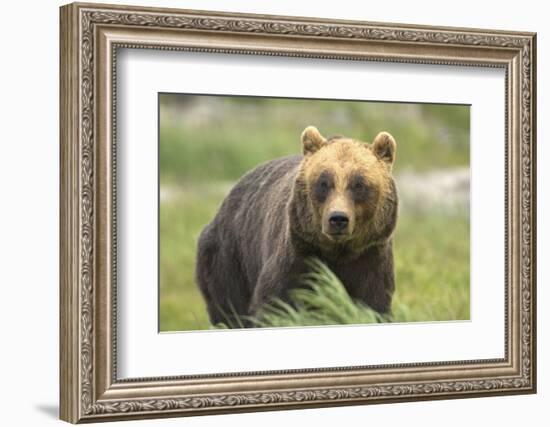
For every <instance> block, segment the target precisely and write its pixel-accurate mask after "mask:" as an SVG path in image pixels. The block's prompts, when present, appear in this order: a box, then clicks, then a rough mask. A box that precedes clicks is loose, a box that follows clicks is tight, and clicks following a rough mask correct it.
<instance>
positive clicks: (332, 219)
mask: <svg viewBox="0 0 550 427" xmlns="http://www.w3.org/2000/svg"><path fill="white" fill-rule="evenodd" d="M328 223H329V225H330V233H331V234H342V233H344V232H346V231H347V229H348V225H349V217H348V216H347V214H346V213H345V212H340V211H336V212H332V213H331V214H330V216H329V218H328Z"/></svg>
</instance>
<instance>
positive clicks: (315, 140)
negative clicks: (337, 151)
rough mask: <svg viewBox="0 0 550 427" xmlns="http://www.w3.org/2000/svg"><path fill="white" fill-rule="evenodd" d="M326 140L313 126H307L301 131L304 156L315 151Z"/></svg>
mask: <svg viewBox="0 0 550 427" xmlns="http://www.w3.org/2000/svg"><path fill="white" fill-rule="evenodd" d="M326 141H327V140H326V139H325V138H323V135H321V134H320V133H319V131H318V130H317V128H316V127H315V126H308V127H307V128H305V129H304V131H303V132H302V150H303V153H304V156H308V155H310V154H313V153H315V152H316V151H317V150H318V149H319V148H321V146H322V145H323V144H324V143H325V142H326Z"/></svg>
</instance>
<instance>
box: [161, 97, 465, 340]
mask: <svg viewBox="0 0 550 427" xmlns="http://www.w3.org/2000/svg"><path fill="white" fill-rule="evenodd" d="M159 102H160V117H159V121H160V141H159V162H160V236H159V239H160V265H159V268H160V298H159V300H160V325H159V327H160V331H183V330H197V329H209V328H210V327H211V326H210V324H209V322H208V316H207V313H206V308H205V305H204V303H203V301H202V297H201V295H200V293H199V290H198V288H197V286H196V284H195V282H194V264H195V254H196V245H197V238H198V236H199V233H200V232H201V230H202V228H203V227H204V226H205V225H206V224H207V223H208V222H210V221H211V220H212V218H213V217H214V215H215V214H216V212H217V209H218V207H219V205H220V203H221V201H222V200H223V198H224V197H225V195H226V194H227V193H228V192H229V190H230V189H231V187H232V186H233V185H234V184H235V182H236V181H237V180H238V179H239V178H240V177H241V176H242V175H243V174H244V173H245V172H247V171H248V170H250V169H252V168H254V167H255V166H256V165H258V164H259V163H262V162H264V161H267V160H271V159H274V158H277V157H281V156H286V155H291V154H299V153H301V144H300V134H301V132H302V130H303V129H304V128H305V127H306V126H308V125H315V126H317V127H318V128H319V130H320V131H321V133H322V134H323V135H324V136H325V137H328V136H330V135H345V136H348V137H350V138H355V139H360V140H363V141H367V142H370V141H372V139H373V138H374V136H375V135H376V134H377V133H378V132H379V131H382V130H385V131H388V132H390V133H391V134H392V135H393V136H394V137H395V139H396V141H397V158H396V163H395V166H394V177H395V180H396V183H397V187H398V192H399V196H400V217H399V221H398V225H397V230H396V233H395V237H394V256H395V273H396V293H395V296H394V300H393V306H394V310H395V309H396V308H397V311H398V312H399V313H400V315H399V318H400V319H401V320H405V321H438V320H465V319H469V318H470V286H469V284H470V217H469V200H470V170H469V156H470V144H469V134H470V107H469V106H463V105H446V104H445V105H443V104H437V105H436V104H406V103H384V102H364V101H335V100H302V99H278V98H259V97H238V96H210V95H208V96H207V95H183V94H160V95H159Z"/></svg>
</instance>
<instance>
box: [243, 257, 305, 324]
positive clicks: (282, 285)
mask: <svg viewBox="0 0 550 427" xmlns="http://www.w3.org/2000/svg"><path fill="white" fill-rule="evenodd" d="M305 272H306V265H305V263H304V262H303V260H299V259H296V258H294V257H292V256H289V255H288V254H287V255H286V256H277V255H273V256H271V257H270V258H269V260H268V262H266V263H265V265H264V267H263V268H262V271H261V273H260V275H259V277H258V281H257V282H256V287H255V288H254V291H253V294H252V299H251V302H250V307H249V310H248V313H249V315H251V316H255V315H256V314H257V313H258V311H259V310H260V309H261V308H262V306H264V305H265V304H268V303H269V302H270V301H272V300H273V299H275V298H279V299H282V300H284V301H288V291H289V290H290V289H293V288H296V287H298V286H300V280H301V276H302V275H303V274H304V273H305Z"/></svg>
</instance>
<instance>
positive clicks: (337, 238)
mask: <svg viewBox="0 0 550 427" xmlns="http://www.w3.org/2000/svg"><path fill="white" fill-rule="evenodd" d="M302 146H303V154H304V155H303V157H298V156H293V157H286V158H282V159H277V160H273V161H271V162H267V163H264V164H263V165H260V166H258V167H257V168H256V169H254V170H252V171H251V172H249V173H248V174H246V175H245V176H244V177H243V178H242V179H241V181H239V182H238V183H237V185H236V186H235V187H234V188H233V190H232V191H231V192H230V194H229V195H228V196H227V198H226V199H225V201H224V202H223V204H222V206H221V208H220V210H219V212H218V214H217V215H216V217H215V218H214V220H213V221H212V222H211V223H210V224H209V225H207V226H206V227H205V229H204V230H203V232H202V234H201V236H200V238H199V248H198V256H197V268H196V275H197V281H198V284H199V286H200V289H201V291H202V293H203V296H204V298H205V300H206V303H207V307H208V311H209V315H210V319H211V321H212V323H218V322H227V321H228V320H229V317H231V316H232V314H236V315H239V316H242V315H248V314H254V313H256V312H257V310H258V309H259V308H261V306H262V305H263V304H265V303H266V302H267V301H269V299H270V298H272V297H280V298H283V299H284V298H286V297H287V292H288V290H289V289H291V288H293V287H295V286H298V285H299V282H300V278H299V276H300V275H301V274H303V273H304V272H306V271H307V267H306V263H305V262H304V261H305V260H306V259H307V258H308V257H310V256H316V257H318V258H320V259H321V260H322V261H324V262H325V263H326V264H327V265H328V266H329V267H330V268H331V269H332V270H333V271H334V272H335V274H336V275H337V276H338V277H339V278H340V279H341V280H342V283H343V284H344V286H345V287H346V289H347V290H348V292H349V293H350V295H351V296H352V297H354V298H356V299H358V300H361V301H363V302H364V303H366V304H368V305H370V306H371V307H372V308H373V309H375V310H377V311H379V312H381V313H388V312H389V310H390V307H391V295H392V293H393V289H394V276H393V254H392V241H391V235H392V233H393V230H394V228H395V225H396V221H397V203H398V202H397V192H396V189H395V184H394V181H393V178H392V175H391V170H392V165H393V162H394V160H395V148H396V145H395V141H394V139H393V137H391V135H389V134H388V133H385V132H382V133H380V134H379V135H378V136H377V137H376V138H375V140H374V142H373V143H372V144H366V143H363V142H360V141H356V140H352V139H349V138H345V137H334V138H330V139H328V140H327V139H325V138H324V137H322V136H321V134H320V133H319V131H318V130H317V129H316V128H314V127H308V128H306V129H305V130H304V132H303V133H302ZM335 212H338V213H341V214H343V215H345V216H346V217H347V219H348V223H347V227H346V229H345V232H343V233H338V234H334V233H333V230H332V229H331V220H330V218H331V215H333V214H334V213H335Z"/></svg>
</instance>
